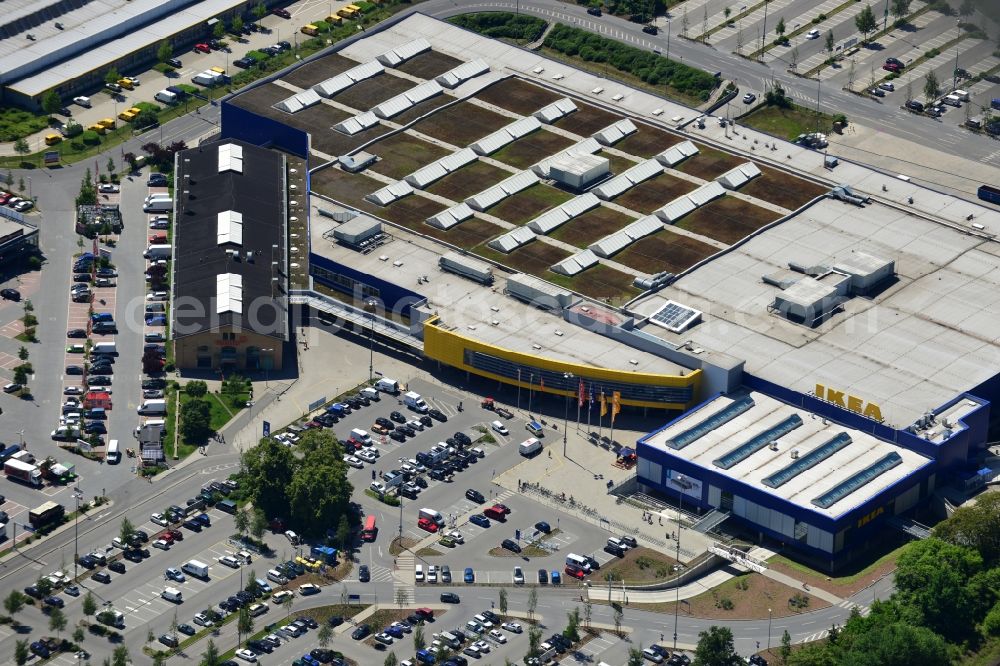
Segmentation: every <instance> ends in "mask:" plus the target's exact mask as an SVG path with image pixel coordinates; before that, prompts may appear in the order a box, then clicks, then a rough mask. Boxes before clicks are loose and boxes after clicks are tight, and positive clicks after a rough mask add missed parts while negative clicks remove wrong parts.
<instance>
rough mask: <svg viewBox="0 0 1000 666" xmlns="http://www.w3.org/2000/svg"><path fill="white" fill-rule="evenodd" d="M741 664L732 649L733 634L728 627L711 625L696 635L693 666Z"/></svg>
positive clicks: (732, 665)
mask: <svg viewBox="0 0 1000 666" xmlns="http://www.w3.org/2000/svg"><path fill="white" fill-rule="evenodd" d="M740 663H742V660H741V659H740V656H739V655H738V654H736V649H735V648H734V647H733V632H732V630H731V629H729V627H718V626H716V625H712V626H711V627H709V628H708V631H702V632H701V633H699V634H698V647H697V648H695V651H694V666H736V664H740Z"/></svg>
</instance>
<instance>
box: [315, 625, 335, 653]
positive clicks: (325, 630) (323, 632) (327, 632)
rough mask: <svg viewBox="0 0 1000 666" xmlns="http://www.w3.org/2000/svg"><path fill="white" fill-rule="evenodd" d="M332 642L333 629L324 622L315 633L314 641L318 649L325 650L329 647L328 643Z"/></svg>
mask: <svg viewBox="0 0 1000 666" xmlns="http://www.w3.org/2000/svg"><path fill="white" fill-rule="evenodd" d="M332 640H333V627H331V626H330V624H329V623H328V622H324V623H323V626H321V627H320V628H319V631H318V632H317V633H316V641H317V642H318V643H319V646H320V647H322V648H325V647H327V646H328V645H330V641H332Z"/></svg>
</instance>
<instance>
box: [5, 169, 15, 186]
mask: <svg viewBox="0 0 1000 666" xmlns="http://www.w3.org/2000/svg"><path fill="white" fill-rule="evenodd" d="M3 182H5V183H6V184H7V187H8V188H11V187H13V186H14V173H13V172H12V171H11V170H10V169H7V175H6V176H4V178H3Z"/></svg>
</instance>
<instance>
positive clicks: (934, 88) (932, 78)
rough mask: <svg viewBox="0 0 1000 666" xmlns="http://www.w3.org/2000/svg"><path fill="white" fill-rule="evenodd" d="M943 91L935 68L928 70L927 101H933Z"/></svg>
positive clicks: (925, 94)
mask: <svg viewBox="0 0 1000 666" xmlns="http://www.w3.org/2000/svg"><path fill="white" fill-rule="evenodd" d="M940 93H941V87H940V86H939V85H938V80H937V75H936V74H935V73H934V70H931V71H929V72H927V77H926V78H925V79H924V97H926V98H927V101H928V102H929V101H931V100H932V99H934V98H935V97H937V96H938V95H939V94H940Z"/></svg>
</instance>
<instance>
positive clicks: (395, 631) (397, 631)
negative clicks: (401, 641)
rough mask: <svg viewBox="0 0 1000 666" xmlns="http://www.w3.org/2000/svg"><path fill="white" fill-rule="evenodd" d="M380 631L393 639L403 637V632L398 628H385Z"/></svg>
mask: <svg viewBox="0 0 1000 666" xmlns="http://www.w3.org/2000/svg"><path fill="white" fill-rule="evenodd" d="M382 631H384V632H385V633H387V634H389V635H390V636H392V637H393V638H402V637H403V630H402V629H400V628H399V627H386V628H385V629H383V630H382Z"/></svg>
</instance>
